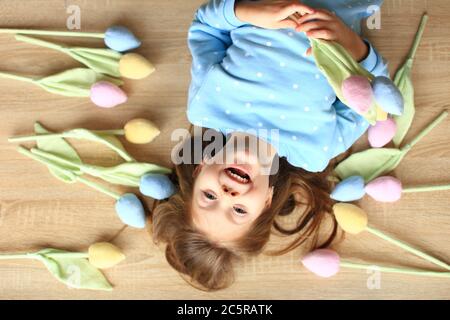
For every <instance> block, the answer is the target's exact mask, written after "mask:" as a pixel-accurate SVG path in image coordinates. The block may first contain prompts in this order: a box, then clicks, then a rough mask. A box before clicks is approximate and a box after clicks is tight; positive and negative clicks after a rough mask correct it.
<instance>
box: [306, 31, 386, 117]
mask: <svg viewBox="0 0 450 320" xmlns="http://www.w3.org/2000/svg"><path fill="white" fill-rule="evenodd" d="M309 40H310V42H311V47H312V52H313V55H314V61H315V63H316V65H317V67H318V68H319V70H321V71H322V73H323V74H324V76H325V77H326V78H327V80H328V83H329V84H330V86H331V87H332V88H333V90H334V92H335V93H336V96H337V97H338V98H339V100H341V101H342V102H343V103H344V104H346V105H348V106H350V107H352V108H355V111H356V112H358V113H360V112H361V111H364V110H366V108H367V105H368V101H369V100H370V99H369V96H372V95H373V93H372V88H371V87H370V84H369V85H368V82H367V81H371V80H372V79H373V78H374V76H373V75H372V74H371V73H370V72H368V71H367V70H366V69H364V68H363V67H362V66H361V65H360V64H359V63H358V62H357V61H356V60H355V59H353V57H352V56H351V55H350V54H349V53H348V51H347V50H346V49H345V48H344V47H343V46H341V45H340V44H338V43H337V42H334V41H324V40H321V39H314V38H310V39H309ZM355 76H356V78H353V77H355ZM359 77H363V78H365V80H364V81H363V80H362V78H359ZM345 81H347V83H346V85H345V86H344V85H343V84H344V82H345ZM358 88H360V89H361V90H359V89H358ZM369 89H370V90H369ZM343 90H344V91H346V94H345V95H344V93H343ZM364 92H365V93H366V95H364ZM353 93H354V94H355V96H353ZM346 96H347V97H350V99H353V98H354V101H355V102H356V106H351V105H350V103H349V102H348V101H347V99H346ZM352 101H353V100H352ZM358 109H359V111H358ZM377 110H378V106H377V105H376V103H372V104H371V106H370V108H369V110H366V112H365V113H362V116H363V117H364V118H365V119H366V120H367V121H368V122H369V123H370V124H371V125H374V124H375V123H376V121H377V118H378V115H379V112H378V111H377Z"/></svg>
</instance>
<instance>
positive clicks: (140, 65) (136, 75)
mask: <svg viewBox="0 0 450 320" xmlns="http://www.w3.org/2000/svg"><path fill="white" fill-rule="evenodd" d="M153 71H155V67H154V66H153V64H151V62H150V61H148V60H147V59H145V58H144V57H143V56H141V55H140V54H137V53H127V54H125V55H123V57H122V58H121V59H120V62H119V72H120V74H121V75H122V76H123V77H125V78H129V79H136V80H137V79H143V78H146V77H148V76H149V75H150V74H151V73H153Z"/></svg>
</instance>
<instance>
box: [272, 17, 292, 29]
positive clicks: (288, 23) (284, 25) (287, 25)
mask: <svg viewBox="0 0 450 320" xmlns="http://www.w3.org/2000/svg"><path fill="white" fill-rule="evenodd" d="M296 27H297V23H296V22H295V21H294V20H291V19H289V18H288V19H284V20H281V21H279V22H277V23H276V24H275V28H277V29H295V28H296Z"/></svg>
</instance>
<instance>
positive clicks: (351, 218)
mask: <svg viewBox="0 0 450 320" xmlns="http://www.w3.org/2000/svg"><path fill="white" fill-rule="evenodd" d="M333 211H334V215H335V217H336V220H337V222H338V224H339V226H340V227H341V228H342V229H343V230H344V231H345V232H348V233H350V234H359V233H361V232H363V231H369V232H370V233H372V234H374V235H376V236H377V237H380V238H382V239H384V240H386V241H388V242H390V243H392V244H394V245H396V246H399V247H400V248H402V249H404V250H406V251H408V252H410V253H412V254H415V255H417V256H419V257H421V258H423V259H425V260H427V261H429V262H431V263H434V264H436V265H438V266H440V267H442V268H445V269H447V270H450V266H449V265H448V264H447V263H445V262H443V261H440V260H438V259H436V258H434V257H432V256H430V255H428V254H426V253H424V252H422V251H420V250H417V249H415V248H413V247H411V246H410V245H408V244H406V243H404V242H401V241H399V240H396V239H394V238H391V237H390V236H388V235H386V234H384V233H382V232H381V231H379V230H377V229H375V228H372V227H369V226H368V225H367V222H368V221H367V220H368V219H367V214H366V213H365V212H364V210H362V209H361V208H359V207H357V206H355V205H353V204H349V203H337V204H335V205H334V206H333Z"/></svg>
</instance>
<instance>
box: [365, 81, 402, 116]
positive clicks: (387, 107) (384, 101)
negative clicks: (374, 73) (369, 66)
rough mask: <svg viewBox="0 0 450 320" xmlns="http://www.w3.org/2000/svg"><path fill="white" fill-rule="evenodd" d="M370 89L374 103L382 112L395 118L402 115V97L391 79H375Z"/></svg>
mask: <svg viewBox="0 0 450 320" xmlns="http://www.w3.org/2000/svg"><path fill="white" fill-rule="evenodd" d="M372 88H373V94H374V97H375V100H376V102H377V103H378V105H379V106H380V107H381V108H382V109H383V110H384V111H386V112H387V113H390V114H393V115H396V116H400V115H402V114H403V109H404V101H403V95H402V93H401V92H400V90H398V88H397V86H396V85H395V84H394V82H392V80H391V79H389V78H387V77H383V76H379V77H376V78H375V79H374V80H373V81H372Z"/></svg>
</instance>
